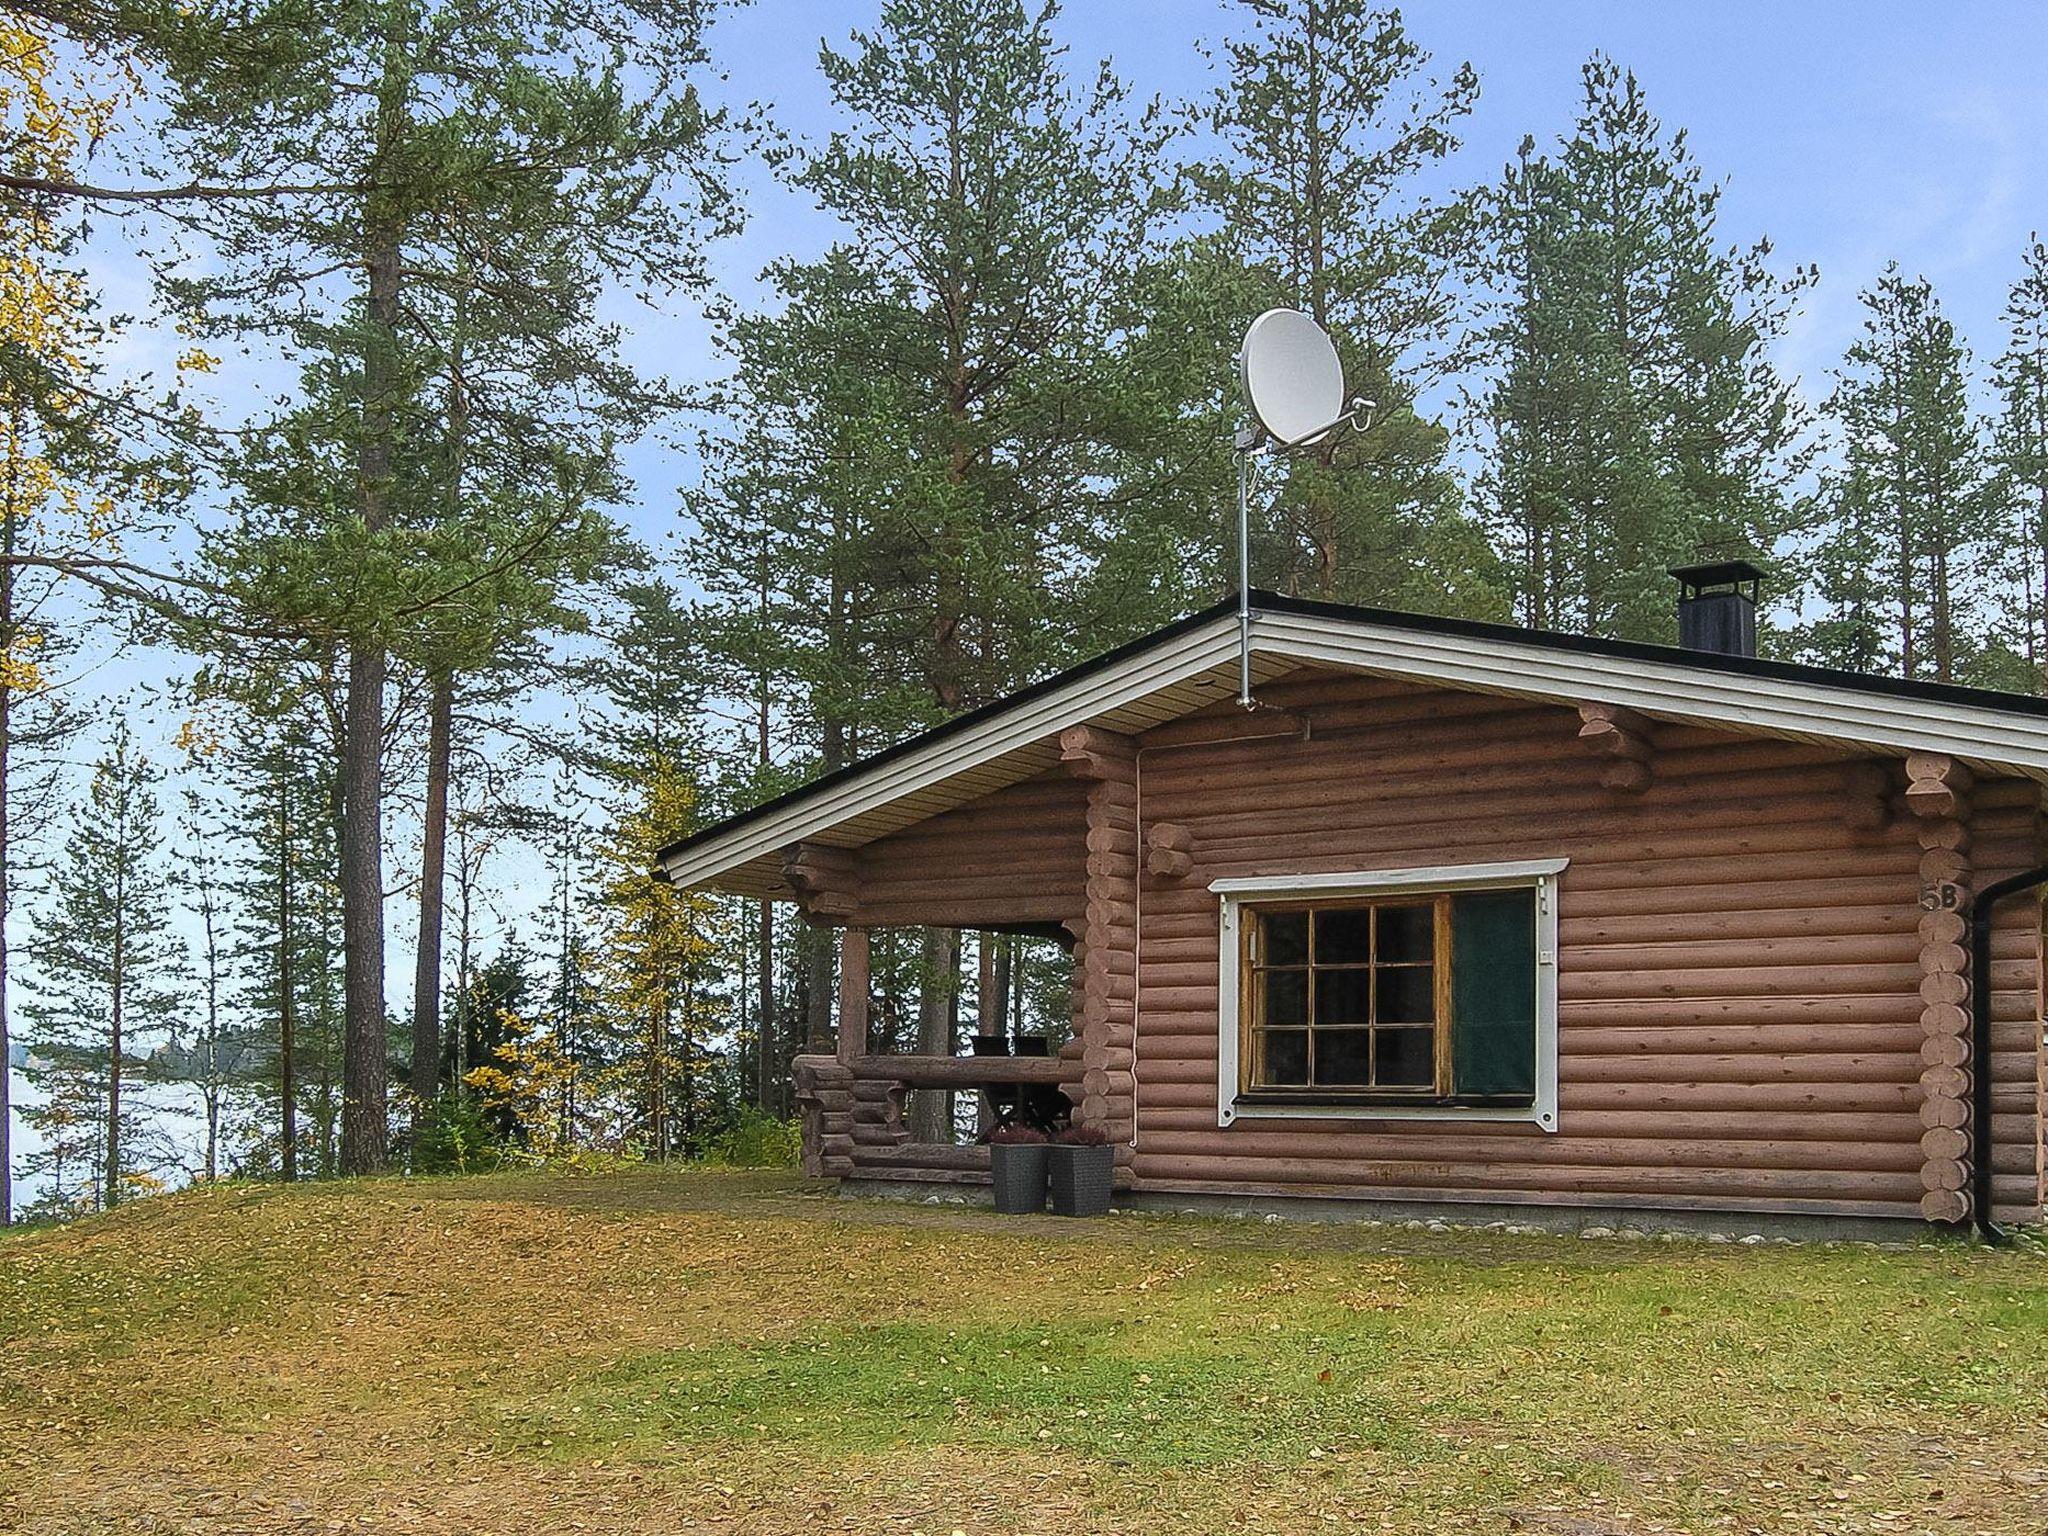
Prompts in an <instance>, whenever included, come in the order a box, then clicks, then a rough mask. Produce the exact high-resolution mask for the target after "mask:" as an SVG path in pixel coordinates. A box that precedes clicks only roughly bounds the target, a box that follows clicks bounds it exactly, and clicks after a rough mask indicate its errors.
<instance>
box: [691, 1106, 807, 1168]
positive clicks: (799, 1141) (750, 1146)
mask: <svg viewBox="0 0 2048 1536" xmlns="http://www.w3.org/2000/svg"><path fill="white" fill-rule="evenodd" d="M802 1155H803V1132H802V1131H801V1129H800V1128H799V1127H798V1125H797V1123H796V1121H794V1120H778V1119H776V1118H775V1117H774V1116H773V1115H770V1114H765V1113H763V1112H762V1111H761V1110H758V1109H742V1110H741V1111H740V1112H739V1114H738V1116H737V1117H736V1118H735V1119H734V1120H733V1123H732V1124H731V1126H729V1127H728V1128H727V1129H726V1130H724V1131H722V1132H720V1133H719V1135H718V1136H717V1137H715V1138H714V1139H713V1140H712V1143H711V1147H710V1150H709V1152H708V1153H707V1154H706V1156H705V1159H704V1160H705V1161H706V1162H710V1163H724V1164H726V1165H728V1166H730V1167H733V1168H794V1167H795V1166H796V1165H797V1163H798V1161H799V1160H800V1159H801V1157H802Z"/></svg>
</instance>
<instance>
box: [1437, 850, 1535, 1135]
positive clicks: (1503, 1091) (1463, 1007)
mask: <svg viewBox="0 0 2048 1536" xmlns="http://www.w3.org/2000/svg"><path fill="white" fill-rule="evenodd" d="M1451 1072H1452V1079H1453V1081H1452V1092H1453V1093H1455V1094H1456V1095H1457V1096H1458V1097H1459V1098H1461V1099H1490V1100H1494V1101H1501V1100H1509V1101H1513V1102H1516V1103H1522V1104H1527V1103H1530V1102H1532V1101H1533V1100H1534V1099H1535V1097H1536V893H1535V891H1534V890H1519V891H1471V892H1468V893H1466V894H1465V895H1463V896H1454V897H1452V898H1451Z"/></svg>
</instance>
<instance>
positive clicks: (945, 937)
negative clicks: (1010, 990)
mask: <svg viewBox="0 0 2048 1536" xmlns="http://www.w3.org/2000/svg"><path fill="white" fill-rule="evenodd" d="M922 959H923V962H924V981H923V985H922V986H921V987H919V989H918V998H917V1050H918V1054H919V1055H921V1056H951V1055H952V1054H953V1053H954V1052H955V1051H956V1050H957V1049H958V1048H959V1045H958V1042H957V1041H956V1040H955V1039H954V1034H955V1030H956V1024H955V1015H954V1012H953V1003H954V999H955V998H956V997H957V996H958V995H959V991H960V976H959V972H960V934H959V930H957V929H953V928H927V929H925V930H924V941H923V955H922ZM910 1136H911V1140H913V1141H951V1140H952V1139H953V1093H952V1090H951V1089H946V1088H927V1089H925V1090H924V1091H922V1092H921V1093H919V1094H918V1096H917V1101H916V1103H915V1105H914V1106H913V1107H912V1111H911V1127H910Z"/></svg>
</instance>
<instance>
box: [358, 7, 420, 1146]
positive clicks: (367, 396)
mask: <svg viewBox="0 0 2048 1536" xmlns="http://www.w3.org/2000/svg"><path fill="white" fill-rule="evenodd" d="M409 22H410V17H409V13H408V9H407V7H406V5H405V4H404V3H403V0H400V3H398V4H394V5H393V6H392V7H391V9H390V10H389V12H388V13H387V15H386V21H385V31H384V57H383V79H382V81H381V82H380V87H379V90H378V101H377V145H376V150H375V153H374V157H373V167H374V168H376V169H382V168H384V167H388V166H395V164H396V158H397V150H398V146H399V141H400V137H401V134H402V132H403V129H404V127H405V119H406V94H407V91H408V88H409V78H408V72H409V69H410V63H409V45H410V43H411V36H410V32H411V28H410V25H409ZM401 217H402V215H401V214H400V212H399V210H398V208H397V207H396V205H395V197H394V195H393V194H392V193H391V192H389V191H386V190H383V189H375V188H373V190H372V191H371V192H370V194H369V199H368V204H367V208H366V213H365V218H364V229H363V265H364V271H365V274H366V279H367V282H366V295H365V298H366V303H365V314H366V319H367V321H368V325H367V332H368V334H367V336H366V339H365V345H364V347H363V359H362V362H363V406H362V420H361V432H362V436H361V441H360V442H359V443H358V445H357V450H356V469H357V477H358V480H359V482H360V485H359V491H358V495H359V510H360V512H361V516H362V523H363V533H364V535H365V536H366V537H368V538H371V539H375V538H376V537H377V536H378V535H379V534H381V533H382V532H383V531H384V529H385V528H386V527H387V526H388V525H389V523H390V521H391V497H392V490H393V483H394V473H393V472H394V462H395V460H394V439H395V437H396V434H397V431H398V421H397V410H396V395H397V393H398V389H399V377H398V327H399V320H400V315H401V309H400V304H401V295H400V281H401V278H400V274H401V272H402V263H401V255H400V249H399V246H400V241H401V238H402V235H403V229H402V224H401ZM388 671H389V658H388V657H387V656H386V654H385V649H384V638H383V636H382V635H381V634H380V633H379V632H378V630H377V627H376V625H375V624H374V622H372V623H371V624H369V625H368V626H366V627H365V628H363V629H361V630H359V631H358V632H357V633H356V634H354V635H351V636H350V637H349V645H348V691H347V698H346V702H345V704H344V706H343V710H344V714H343V724H342V797H343V813H342V824H341V901H342V933H343V944H344V948H345V951H346V962H345V967H344V970H343V973H342V1100H341V1169H342V1172H344V1173H350V1174H363V1173H375V1172H378V1171H379V1170H380V1169H382V1168H383V1166H384V1161H385V1153H386V1144H387V1142H388V1141H389V1138H390V1118H389V1113H388V1108H387V1104H386V1086H387V1085H386V1081H385V1080H386V1075H387V1071H388V1066H387V1056H388V1046H387V1041H386V1024H385V1007H384V837H383V833H384V761H383V747H384V742H383V736H384V685H385V680H386V676H387V673H388Z"/></svg>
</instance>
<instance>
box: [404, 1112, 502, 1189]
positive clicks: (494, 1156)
mask: <svg viewBox="0 0 2048 1536" xmlns="http://www.w3.org/2000/svg"><path fill="white" fill-rule="evenodd" d="M503 1161H504V1159H503V1156H502V1149H501V1147H500V1146H499V1143H498V1136H497V1128H496V1127H495V1126H494V1125H493V1124H492V1122H491V1116H490V1112H489V1111H488V1110H486V1109H485V1108H484V1106H483V1104H482V1103H481V1102H479V1101H478V1100H477V1099H476V1098H475V1097H474V1096H472V1095H470V1094H466V1093H444V1094H442V1095H441V1096H440V1097H439V1098H438V1099H436V1100H434V1102H433V1103H432V1104H431V1105H429V1106H428V1107H427V1112H426V1113H425V1114H424V1115H422V1116H420V1123H419V1126H418V1128H417V1129H416V1130H414V1132H413V1138H412V1169H413V1172H414V1173H474V1172H476V1171H477V1170H479V1169H483V1168H496V1167H498V1166H499V1165H500V1163H502V1162H503Z"/></svg>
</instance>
